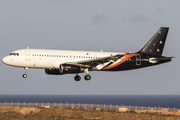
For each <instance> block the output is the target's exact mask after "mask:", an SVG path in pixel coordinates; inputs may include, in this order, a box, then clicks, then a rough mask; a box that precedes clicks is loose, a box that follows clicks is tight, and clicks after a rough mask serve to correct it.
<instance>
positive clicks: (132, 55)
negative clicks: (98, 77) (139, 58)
mask: <svg viewBox="0 0 180 120" xmlns="http://www.w3.org/2000/svg"><path fill="white" fill-rule="evenodd" d="M140 54H141V53H135V54H131V55H128V56H127V53H124V56H125V58H124V59H123V60H121V61H120V62H118V63H116V64H114V65H112V66H110V67H107V68H104V69H102V70H107V69H111V68H114V67H116V66H118V65H120V64H122V63H124V62H125V61H126V60H127V59H129V58H131V57H134V56H136V55H140Z"/></svg>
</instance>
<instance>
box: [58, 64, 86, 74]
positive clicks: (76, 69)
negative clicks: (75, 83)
mask: <svg viewBox="0 0 180 120" xmlns="http://www.w3.org/2000/svg"><path fill="white" fill-rule="evenodd" d="M59 72H60V73H61V74H74V73H82V72H84V68H82V67H80V66H77V65H71V64H61V65H60V66H59Z"/></svg>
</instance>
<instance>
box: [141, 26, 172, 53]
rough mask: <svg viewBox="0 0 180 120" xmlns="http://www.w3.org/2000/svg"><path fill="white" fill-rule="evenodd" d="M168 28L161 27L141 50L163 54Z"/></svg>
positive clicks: (142, 51)
mask: <svg viewBox="0 0 180 120" xmlns="http://www.w3.org/2000/svg"><path fill="white" fill-rule="evenodd" d="M168 30H169V28H168V27H161V28H160V29H159V30H158V31H157V32H156V33H155V34H154V35H153V37H152V38H151V39H150V40H149V41H148V42H147V43H146V45H145V46H144V47H143V48H142V49H141V50H140V51H139V52H141V53H146V54H152V55H156V56H161V55H162V52H163V48H164V45H165V42H166V37H167V34H168Z"/></svg>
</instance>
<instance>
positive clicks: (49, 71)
mask: <svg viewBox="0 0 180 120" xmlns="http://www.w3.org/2000/svg"><path fill="white" fill-rule="evenodd" d="M45 73H46V74H48V75H61V73H60V72H59V70H58V69H45Z"/></svg>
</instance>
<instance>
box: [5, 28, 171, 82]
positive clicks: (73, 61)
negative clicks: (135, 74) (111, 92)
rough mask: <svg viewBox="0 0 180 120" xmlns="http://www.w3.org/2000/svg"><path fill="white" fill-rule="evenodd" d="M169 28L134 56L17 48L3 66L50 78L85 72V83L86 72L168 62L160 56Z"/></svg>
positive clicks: (160, 32) (88, 76) (141, 66)
mask: <svg viewBox="0 0 180 120" xmlns="http://www.w3.org/2000/svg"><path fill="white" fill-rule="evenodd" d="M168 30H169V28H168V27H161V28H160V29H159V30H158V31H157V32H156V33H155V34H154V35H153V37H152V38H151V39H150V40H149V41H148V42H147V44H146V45H145V46H144V47H143V48H142V49H141V50H139V51H138V52H135V53H128V52H126V53H118V52H117V53H114V52H102V51H101V52H92V51H71V50H69V51H67V50H48V49H29V48H27V49H20V50H15V51H13V52H11V53H10V54H9V55H8V56H6V57H4V58H3V60H2V61H3V63H4V64H7V65H10V66H14V67H22V68H24V72H25V74H23V78H26V77H27V70H28V68H41V69H45V73H46V74H49V75H64V74H76V75H75V77H74V79H75V80H76V81H80V80H81V77H80V76H79V75H78V74H79V73H83V72H85V73H86V75H85V76H84V79H85V80H90V79H91V76H90V75H89V71H124V70H132V69H139V68H144V67H148V66H154V65H158V64H162V63H166V62H169V61H171V59H172V58H173V57H165V56H162V53H163V48H164V45H165V42H166V37H167V34H168Z"/></svg>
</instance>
